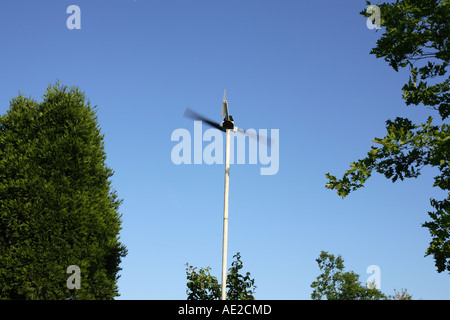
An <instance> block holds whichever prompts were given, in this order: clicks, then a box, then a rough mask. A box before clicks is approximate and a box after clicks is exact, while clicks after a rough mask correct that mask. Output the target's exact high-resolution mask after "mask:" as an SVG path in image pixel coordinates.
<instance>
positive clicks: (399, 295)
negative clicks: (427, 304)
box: [390, 289, 412, 300]
mask: <svg viewBox="0 0 450 320" xmlns="http://www.w3.org/2000/svg"><path fill="white" fill-rule="evenodd" d="M390 298H391V300H412V296H411V295H410V294H409V293H408V291H407V290H406V289H402V291H401V292H398V291H397V290H395V289H394V295H393V296H391V297H390Z"/></svg>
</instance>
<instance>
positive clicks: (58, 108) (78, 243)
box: [0, 83, 126, 299]
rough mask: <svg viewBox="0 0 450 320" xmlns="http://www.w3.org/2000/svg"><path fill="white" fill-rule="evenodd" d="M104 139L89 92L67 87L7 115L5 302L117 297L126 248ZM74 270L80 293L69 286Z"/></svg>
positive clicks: (0, 175) (16, 104)
mask: <svg viewBox="0 0 450 320" xmlns="http://www.w3.org/2000/svg"><path fill="white" fill-rule="evenodd" d="M105 160H106V154H105V152H104V144H103V135H102V134H101V133H100V128H99V126H98V123H97V118H96V115H95V110H94V108H91V106H90V103H89V102H86V98H85V95H84V93H82V92H80V91H79V89H77V88H70V89H68V88H67V87H66V86H63V85H61V84H60V83H57V84H55V85H54V86H49V87H48V88H47V90H46V92H45V94H44V96H43V101H42V102H41V103H38V102H36V101H35V100H33V99H31V98H26V97H24V96H23V95H22V94H21V95H19V96H18V97H17V98H14V99H12V100H11V101H10V107H9V109H8V111H7V113H6V114H5V115H3V116H1V117H0V299H112V298H114V297H115V296H118V295H119V294H118V288H117V279H118V277H119V276H118V272H119V271H120V270H121V268H120V267H119V264H120V262H121V258H122V257H124V256H125V255H126V248H125V246H124V245H123V244H121V243H120V242H119V231H120V229H121V226H120V225H121V220H120V219H121V215H120V214H119V213H118V209H119V206H120V203H121V200H119V199H118V197H117V194H116V192H115V191H114V190H112V189H111V182H110V180H109V178H110V177H111V176H112V175H113V171H112V170H111V169H110V168H108V167H107V166H106V164H105ZM70 265H76V266H78V267H79V268H80V272H81V274H80V284H81V288H80V289H69V288H68V286H67V280H68V278H69V277H70V276H71V274H68V273H66V271H67V268H68V267H69V266H70Z"/></svg>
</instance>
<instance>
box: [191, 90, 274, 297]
mask: <svg viewBox="0 0 450 320" xmlns="http://www.w3.org/2000/svg"><path fill="white" fill-rule="evenodd" d="M184 116H185V117H187V118H191V119H194V120H201V121H203V122H205V123H206V124H208V125H209V126H211V127H213V128H216V129H218V130H221V131H224V132H225V133H226V147H225V150H226V151H225V192H224V205H223V246H222V300H226V298H227V292H226V289H227V285H226V282H227V250H228V195H229V187H230V133H231V131H233V132H240V133H243V134H245V135H247V136H249V137H251V138H254V139H257V138H258V135H256V134H253V133H249V132H245V131H244V130H242V129H240V128H238V127H236V126H235V125H234V120H233V117H232V116H231V115H230V114H229V112H228V101H227V99H226V90H224V92H223V103H222V117H223V120H222V123H220V124H219V123H217V122H215V121H213V120H210V119H208V118H206V117H204V116H202V115H200V114H198V113H196V112H195V111H192V110H191V109H189V108H187V109H186V111H185V112H184ZM266 141H267V139H266ZM267 144H268V145H270V142H269V141H268V142H267Z"/></svg>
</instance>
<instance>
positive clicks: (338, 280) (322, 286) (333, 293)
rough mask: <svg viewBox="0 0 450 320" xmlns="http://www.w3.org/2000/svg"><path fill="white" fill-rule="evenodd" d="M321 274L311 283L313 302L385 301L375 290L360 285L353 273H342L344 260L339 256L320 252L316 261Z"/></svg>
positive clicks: (381, 294) (384, 297)
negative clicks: (325, 300) (323, 300)
mask: <svg viewBox="0 0 450 320" xmlns="http://www.w3.org/2000/svg"><path fill="white" fill-rule="evenodd" d="M316 261H317V263H318V264H319V268H320V270H321V272H322V273H321V274H320V275H319V276H318V277H317V280H316V281H313V283H312V284H311V287H312V288H313V289H314V290H313V292H312V294H311V299H313V300H322V299H327V300H385V299H387V297H386V296H385V295H384V294H383V293H381V291H379V290H378V289H375V288H370V289H369V288H366V287H364V286H363V285H361V282H360V281H359V275H357V274H356V273H355V272H353V271H347V272H344V268H345V267H344V260H343V259H342V257H341V256H340V255H339V256H337V257H335V256H334V255H333V254H328V252H325V251H321V253H320V256H319V258H318V259H316Z"/></svg>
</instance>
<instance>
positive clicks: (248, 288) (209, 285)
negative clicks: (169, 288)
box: [186, 252, 256, 300]
mask: <svg viewBox="0 0 450 320" xmlns="http://www.w3.org/2000/svg"><path fill="white" fill-rule="evenodd" d="M233 258H235V260H234V261H233V262H232V264H231V268H229V269H228V273H227V300H254V299H255V297H254V296H253V294H254V293H255V289H256V286H255V279H252V278H251V275H250V272H247V273H246V274H245V276H244V275H242V274H241V271H240V270H241V269H242V268H243V267H244V264H243V263H242V260H241V254H240V253H239V252H238V253H237V254H235V255H234V256H233ZM196 269H197V268H194V267H192V266H189V264H186V275H187V280H188V282H187V289H186V294H187V295H188V300H220V299H221V298H222V294H221V293H222V292H221V290H222V289H221V288H222V286H221V285H220V284H219V282H218V281H217V278H216V277H214V276H212V275H211V274H210V270H211V268H210V267H207V268H201V269H200V270H199V271H198V272H197V271H196Z"/></svg>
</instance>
